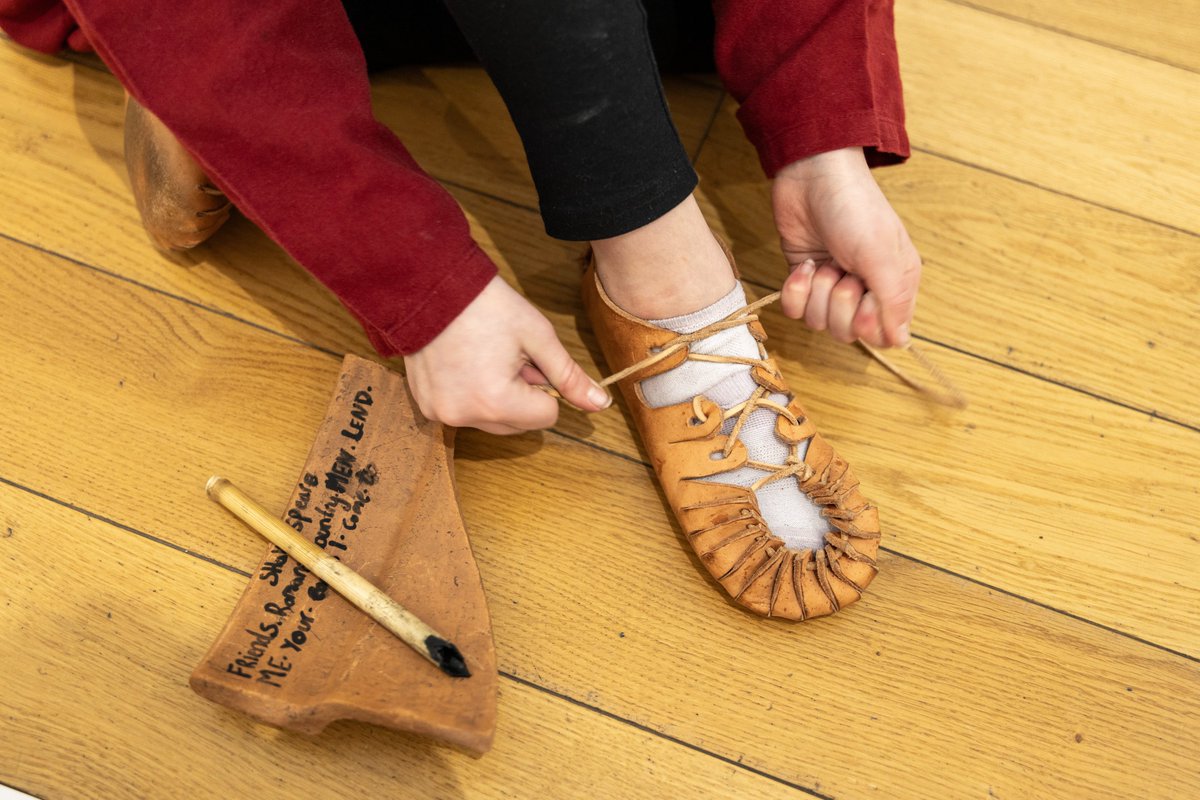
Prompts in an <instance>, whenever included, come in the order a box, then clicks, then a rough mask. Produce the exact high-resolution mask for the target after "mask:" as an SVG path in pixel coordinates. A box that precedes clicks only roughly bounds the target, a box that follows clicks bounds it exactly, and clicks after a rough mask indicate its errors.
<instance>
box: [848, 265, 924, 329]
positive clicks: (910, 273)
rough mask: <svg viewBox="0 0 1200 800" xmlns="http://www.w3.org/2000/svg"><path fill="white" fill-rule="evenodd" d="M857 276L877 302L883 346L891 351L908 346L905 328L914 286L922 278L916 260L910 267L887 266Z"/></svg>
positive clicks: (913, 299) (915, 293)
mask: <svg viewBox="0 0 1200 800" xmlns="http://www.w3.org/2000/svg"><path fill="white" fill-rule="evenodd" d="M859 276H860V277H861V278H862V279H863V282H864V283H865V284H866V285H867V288H868V290H869V291H870V292H871V293H872V294H874V295H875V298H876V299H877V300H878V301H879V318H880V320H879V321H880V327H881V328H882V329H883V339H884V342H885V343H886V344H888V345H890V346H892V347H904V346H905V345H907V344H908V340H909V333H908V326H909V323H910V322H911V321H912V316H913V309H914V306H915V305H916V302H917V283H918V282H919V281H920V277H921V267H920V260H919V258H918V259H916V260H915V261H914V263H913V265H912V266H909V267H905V268H899V265H896V266H892V265H890V264H888V265H884V266H882V267H879V266H878V265H876V268H875V269H868V270H862V271H861V272H860V273H859Z"/></svg>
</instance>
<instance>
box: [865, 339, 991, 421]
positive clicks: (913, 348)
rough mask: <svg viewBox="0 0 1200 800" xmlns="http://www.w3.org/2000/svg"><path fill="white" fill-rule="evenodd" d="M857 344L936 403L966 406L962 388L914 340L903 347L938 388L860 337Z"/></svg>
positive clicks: (954, 406)
mask: <svg viewBox="0 0 1200 800" xmlns="http://www.w3.org/2000/svg"><path fill="white" fill-rule="evenodd" d="M858 344H859V346H860V347H862V348H863V349H864V350H866V351H867V353H869V354H870V355H871V357H872V358H874V359H875V360H876V361H878V362H879V363H880V364H882V365H883V367H884V368H885V369H886V370H887V371H888V372H890V373H892V374H893V375H895V376H896V377H897V378H899V379H900V380H902V381H904V382H905V383H906V384H908V385H909V386H911V387H912V388H913V389H915V390H917V391H918V392H920V393H921V394H923V395H925V396H926V397H928V398H929V399H930V400H933V401H934V402H936V403H941V404H942V405H945V406H950V407H951V408H960V409H961V408H966V407H967V397H966V395H964V394H963V393H962V390H960V389H959V388H958V387H957V386H955V385H954V382H953V381H951V380H950V379H949V378H947V377H946V375H945V373H943V372H942V371H941V370H940V369H938V366H937V364H934V363H933V362H932V361H931V360H930V359H929V356H927V355H925V353H924V352H923V351H922V350H921V348H919V347H917V343H916V342H914V341H911V340H910V341H909V343H908V344H907V345H905V347H904V348H903V349H905V350H907V351H908V352H909V353H911V354H912V357H913V358H914V359H915V360H916V362H917V363H918V364H920V365H921V367H922V368H923V369H924V370H925V372H927V373H928V374H929V377H930V378H932V379H933V381H934V382H935V383H936V384H938V386H940V387H941V388H940V390H939V389H935V388H934V387H932V386H930V385H929V384H927V383H924V382H922V381H919V380H917V379H916V378H914V377H912V376H911V375H909V374H908V373H907V372H905V371H904V370H903V369H901V368H900V367H898V366H896V365H895V364H894V363H892V361H891V359H889V358H888V357H887V356H885V355H884V354H883V353H881V352H880V351H879V350H877V349H875V348H874V347H872V346H871V345H869V344H867V343H866V342H864V341H863V340H862V339H859V340H858Z"/></svg>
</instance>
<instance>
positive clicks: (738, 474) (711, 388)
mask: <svg viewBox="0 0 1200 800" xmlns="http://www.w3.org/2000/svg"><path fill="white" fill-rule="evenodd" d="M744 305H746V293H745V291H744V290H743V289H742V285H741V284H740V283H739V284H737V285H736V286H734V287H733V290H732V291H730V292H729V294H727V295H725V296H724V297H722V298H721V299H720V300H718V301H717V302H715V303H713V304H712V305H711V306H708V307H707V308H702V309H700V310H699V311H694V312H692V313H691V314H684V315H683V316H680V317H671V318H669V319H655V320H647V321H648V322H649V323H650V324H651V325H657V326H658V327H660V328H666V329H667V330H670V331H675V332H676V333H692V332H693V331H698V330H700V329H701V328H703V327H704V326H705V325H711V324H712V323H714V322H716V321H717V320H720V319H724V318H725V317H727V316H729V315H730V314H732V313H734V312H735V311H737V310H738V309H739V308H741V307H742V306H744ZM691 350H692V352H693V353H705V354H720V355H726V356H742V357H745V358H758V357H759V355H758V343H757V342H756V341H755V340H754V337H753V336H751V335H750V329H749V328H747V327H746V326H745V325H741V326H738V327H736V328H728V329H726V330H723V331H718V332H717V333H714V334H713V335H712V336H709V337H706V338H704V339H701V340H700V341H698V342H695V343H693V344H692V346H691ZM757 387H758V384H757V383H755V382H754V379H753V378H751V377H750V367H749V366H748V365H746V364H721V363H716V362H711V361H693V360H691V359H688V360H687V361H684V362H683V363H682V364H680V365H679V366H678V367H676V368H675V369H672V370H668V371H667V372H664V373H663V374H661V375H655V376H654V377H652V378H647V379H646V380H644V381H642V395H643V396H644V397H645V398H646V402H647V403H649V404H650V406H651V407H653V408H661V407H663V406H670V405H675V404H677V403H682V402H685V401H688V400H691V399H692V398H693V397H694V396H696V395H698V394H702V395H704V396H705V397H707V398H708V399H709V400H711V401H713V402H714V403H716V404H717V405H719V406H720V407H721V408H723V409H726V408H731V407H733V406H735V405H737V404H738V403H741V402H743V401H744V400H746V398H748V397H749V396H750V394H751V393H752V392H753V391H754V390H755V388H757ZM768 398H769V399H770V400H771V401H772V402H774V403H778V404H779V405H781V406H785V407H786V406H787V402H788V398H787V396H786V395H782V394H771V395H769V396H768ZM775 419H776V414H775V412H774V411H771V410H770V409H768V408H756V409H754V411H752V412H751V413H750V417H749V419H747V420H746V424H745V425H743V426H742V429H741V431H739V433H738V439H739V440H741V442H742V444H744V445H745V446H746V450H747V451H748V452H749V455H750V459H751V460H752V461H760V462H763V463H765V464H779V465H782V464H784V463H785V461H786V459H787V457H788V452H789V451H788V445H787V443H786V442H784V441H783V440H781V439H780V438H779V437H778V436H776V435H775ZM736 423H737V417H733V418H731V419H728V420H726V421H725V425H724V427H723V428H722V433H726V434H728V433H729V432H730V431H731V430H733V426H734V425H735V424H736ZM807 449H808V443H807V442H804V443H802V444H801V445H799V447H798V451H799V454H800V457H801V458H803V457H804V453H805V451H806V450H807ZM766 474H767V473H766V472H765V471H763V470H759V469H755V468H754V467H741V468H739V469H735V470H730V471H729V472H722V473H719V474H717V475H714V476H712V477H711V478H707V479H706V480H710V481H714V482H716V483H724V484H728V485H730V486H749V485H750V484H752V483H754V482H755V481H756V480H759V479H760V478H762V477H763V476H764V475H766ZM755 495H756V496H757V498H758V508H759V510H760V511H761V512H762V515H763V518H764V519H765V520H766V522H767V525H768V527H770V529H771V532H772V533H774V534H775V535H776V536H778V537H779V538H780V539H782V540H783V541H784V542H785V543H786V544H787V546H788V547H791V548H793V549H796V550H804V549H805V548H813V549H816V548H819V547H820V546H821V544H822V543H823V542H824V537H825V532H826V531H827V530H828V529H829V525H828V523H826V521H825V519H824V517H822V516H821V510H820V508H819V507H818V506H817V505H816V504H815V503H813V502H812V501H811V500H809V499H808V497H807V495H805V494H804V492H802V491H801V490H800V487H799V486H797V485H796V479H795V478H793V477H787V478H781V479H780V480H777V481H772V482H771V483H768V484H767V485H766V486H764V487H762V488H761V489H759V490H757V491H756V492H755Z"/></svg>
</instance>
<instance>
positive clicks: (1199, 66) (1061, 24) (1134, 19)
mask: <svg viewBox="0 0 1200 800" xmlns="http://www.w3.org/2000/svg"><path fill="white" fill-rule="evenodd" d="M955 2H958V3H960V4H961V5H965V6H971V7H974V8H983V9H988V10H990V11H994V12H996V13H999V14H1007V15H1009V16H1013V17H1018V18H1020V19H1024V20H1028V21H1029V22H1032V23H1035V24H1037V25H1044V26H1047V27H1050V28H1054V29H1055V30H1058V31H1062V32H1064V33H1068V34H1070V35H1072V36H1079V37H1083V38H1086V39H1091V40H1092V41H1095V42H1102V43H1104V44H1107V45H1110V46H1112V47H1116V48H1119V49H1121V50H1126V51H1128V52H1131V53H1135V54H1137V55H1140V56H1145V57H1147V58H1153V59H1158V60H1160V61H1166V62H1168V63H1171V64H1175V65H1178V66H1180V67H1184V68H1186V69H1191V70H1194V71H1200V46H1198V45H1200V8H1197V6H1196V2H1195V0H1159V2H1156V3H1139V2H1136V0H1104V2H1096V1H1095V0H1059V2H1057V3H1038V2H1035V0H955Z"/></svg>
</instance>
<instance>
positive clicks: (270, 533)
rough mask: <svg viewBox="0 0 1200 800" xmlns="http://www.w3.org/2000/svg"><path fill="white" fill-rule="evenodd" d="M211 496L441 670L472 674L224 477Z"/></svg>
mask: <svg viewBox="0 0 1200 800" xmlns="http://www.w3.org/2000/svg"><path fill="white" fill-rule="evenodd" d="M206 490H207V492H208V496H209V497H210V498H212V499H213V500H215V501H216V502H217V503H220V504H221V505H222V506H224V507H225V508H226V509H228V510H229V512H230V513H232V514H233V515H234V516H235V517H237V518H238V519H240V520H241V521H242V522H244V523H246V524H247V525H249V526H250V527H251V528H253V529H254V530H255V531H257V532H258V533H259V534H261V535H262V536H263V537H264V538H266V539H267V540H268V541H270V542H271V543H272V544H274V545H275V546H276V547H278V548H279V549H280V550H283V551H284V552H285V553H287V554H288V555H289V556H291V557H292V558H294V559H296V561H298V562H299V563H301V564H303V565H304V566H305V567H307V568H308V569H309V570H310V571H311V572H312V574H314V575H316V576H317V577H318V578H320V579H321V580H323V581H325V583H327V584H329V586H330V587H331V588H332V589H333V590H334V591H336V592H337V593H338V594H340V595H341V596H342V597H344V598H346V599H347V600H349V601H350V602H351V603H353V604H354V605H355V606H357V607H358V608H359V609H361V610H362V611H363V612H365V613H366V614H367V615H368V616H370V617H371V618H372V619H373V620H375V621H376V622H378V623H379V624H380V625H382V626H383V627H385V628H387V629H388V630H389V631H391V632H392V633H393V634H395V636H396V637H397V638H399V639H400V640H401V641H403V642H404V643H405V644H407V645H409V646H410V647H412V649H414V650H416V651H417V652H418V653H420V654H421V655H422V656H423V657H425V658H426V659H428V660H429V661H430V662H431V663H432V664H434V665H435V666H437V667H438V668H439V669H441V670H442V671H444V672H446V673H447V674H449V675H454V676H456V677H467V676H468V675H469V674H470V673H469V672H467V668H466V664H465V663H464V662H463V659H462V655H461V654H460V653H459V652H458V649H457V648H456V647H455V646H454V645H453V644H452V643H450V642H449V641H447V640H446V639H444V638H443V637H442V636H440V635H439V634H438V633H437V632H436V631H434V630H433V629H432V628H430V627H429V626H428V625H426V624H425V623H424V622H422V621H421V620H420V619H418V618H417V617H416V616H415V615H414V614H412V612H410V611H409V610H408V609H406V608H405V607H404V606H402V605H400V604H399V603H397V602H396V601H395V600H393V599H392V598H391V597H389V596H388V595H387V594H385V593H384V592H383V591H382V590H380V589H379V588H378V587H377V586H375V585H374V584H372V583H371V582H370V581H368V580H367V579H366V578H364V577H363V576H362V575H359V574H358V573H357V572H355V571H354V570H353V569H351V568H350V567H348V566H347V565H345V564H343V563H342V562H341V561H339V560H337V559H336V558H334V557H333V556H331V555H329V553H327V552H325V551H324V550H322V549H321V548H320V547H317V545H315V544H313V543H312V542H311V541H309V540H308V539H305V538H304V537H302V536H300V534H299V533H297V532H296V531H295V530H294V529H292V528H291V527H290V526H288V525H287V524H285V523H284V522H283V521H282V520H281V519H279V518H278V517H276V516H273V515H272V514H270V513H269V512H268V511H267V510H266V509H264V508H263V507H262V506H260V505H259V504H258V503H256V502H254V500H252V499H251V498H250V497H249V496H248V495H247V494H246V493H245V492H243V491H242V490H241V489H239V488H238V487H236V486H234V485H233V484H232V483H231V482H229V481H228V480H227V479H225V478H221V477H218V476H216V475H214V476H213V477H212V478H210V479H209V481H208V485H207V487H206Z"/></svg>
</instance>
